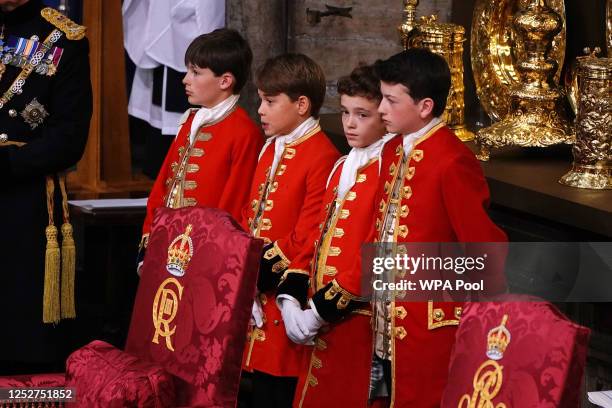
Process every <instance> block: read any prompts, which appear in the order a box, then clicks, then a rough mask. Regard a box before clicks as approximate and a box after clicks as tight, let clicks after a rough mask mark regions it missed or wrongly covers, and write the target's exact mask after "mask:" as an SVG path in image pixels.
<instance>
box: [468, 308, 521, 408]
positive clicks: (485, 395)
mask: <svg viewBox="0 0 612 408" xmlns="http://www.w3.org/2000/svg"><path fill="white" fill-rule="evenodd" d="M507 321H508V315H504V317H503V319H502V323H501V325H499V326H497V327H495V328H493V329H491V330H490V331H489V333H488V335H487V357H489V360H487V361H485V362H484V363H482V364H481V365H480V367H478V370H476V374H474V380H473V386H474V391H473V392H472V395H471V396H470V395H468V394H464V395H463V396H462V397H461V399H460V400H459V404H458V405H457V408H480V407H490V408H506V404H504V403H503V402H500V403H498V404H497V405H494V403H493V399H494V398H495V397H496V396H497V394H499V391H500V390H501V387H502V384H503V369H504V366H502V365H500V364H499V363H498V362H497V361H496V360H501V359H502V358H503V356H504V352H505V351H506V348H507V347H508V344H509V343H510V338H511V336H510V332H509V331H508V329H507V328H506V322H507Z"/></svg>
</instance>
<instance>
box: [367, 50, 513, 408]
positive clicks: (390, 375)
mask: <svg viewBox="0 0 612 408" xmlns="http://www.w3.org/2000/svg"><path fill="white" fill-rule="evenodd" d="M375 68H376V72H377V74H378V76H379V78H380V80H381V92H382V95H383V99H382V102H381V104H380V106H379V109H378V110H379V112H380V113H381V114H382V118H383V121H384V122H385V124H386V127H387V131H389V132H394V133H398V134H399V135H398V136H397V137H395V138H394V139H392V140H390V141H389V142H388V143H386V144H385V147H384V149H383V154H382V169H381V178H380V179H379V197H378V199H377V201H376V202H377V203H379V205H380V208H379V211H377V218H376V221H375V227H376V232H377V234H376V235H377V241H379V242H390V243H404V242H406V243H408V242H414V243H427V242H442V243H444V242H464V243H465V242H505V241H506V240H507V239H506V235H505V233H504V232H503V231H502V230H500V229H499V228H498V227H497V226H496V225H495V224H494V223H493V222H492V221H491V219H490V218H489V216H488V215H487V212H486V207H487V204H488V202H489V190H488V187H487V183H486V181H485V178H484V175H483V173H482V170H481V168H480V164H479V163H478V161H477V160H476V158H475V157H474V154H473V153H472V152H471V151H470V150H469V149H468V148H467V147H466V146H465V145H464V144H463V143H462V142H461V141H459V139H458V138H457V137H456V136H455V134H454V133H453V132H452V131H451V130H450V129H449V128H448V127H446V126H445V124H444V123H443V122H442V121H441V119H440V116H441V115H442V114H443V112H444V108H445V105H446V99H447V96H448V91H449V89H450V71H449V68H448V65H447V63H446V61H445V60H444V59H443V58H442V57H440V56H439V55H436V54H434V53H432V52H431V51H429V50H426V49H410V50H407V51H404V52H401V53H399V54H396V55H394V56H392V57H390V58H389V59H387V60H385V61H377V63H376V64H375ZM491 283H494V282H493V281H491ZM497 284H498V287H490V288H488V294H494V293H495V292H501V291H503V290H505V286H504V282H503V281H502V280H499V281H497ZM393 295H394V297H393V298H392V299H393V300H391V301H388V300H385V297H384V296H381V297H380V298H376V297H375V301H374V309H373V314H374V315H373V323H374V333H373V337H374V339H373V342H374V356H373V367H372V378H371V384H370V385H371V390H370V397H371V400H372V402H373V405H374V406H378V407H388V406H392V407H395V408H404V407H418V408H434V407H439V405H440V400H441V396H442V391H443V389H444V386H445V384H446V381H447V375H448V362H449V357H450V351H451V347H452V345H453V342H454V338H455V331H456V328H457V325H458V324H459V318H460V316H461V310H462V305H461V304H460V303H453V302H431V301H430V302H420V303H419V302H406V301H403V300H407V299H408V298H407V297H405V296H406V295H404V294H401V293H395V294H393ZM408 296H409V295H408Z"/></svg>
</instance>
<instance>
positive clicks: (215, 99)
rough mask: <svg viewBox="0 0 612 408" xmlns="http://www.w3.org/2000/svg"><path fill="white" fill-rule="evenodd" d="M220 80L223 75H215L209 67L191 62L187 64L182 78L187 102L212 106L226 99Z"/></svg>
mask: <svg viewBox="0 0 612 408" xmlns="http://www.w3.org/2000/svg"><path fill="white" fill-rule="evenodd" d="M222 82H223V76H216V75H215V73H214V72H212V71H211V70H210V69H209V68H200V67H198V66H195V65H192V64H189V65H188V66H187V73H186V74H185V77H184V78H183V85H185V93H186V94H187V99H188V100H189V103H190V104H191V105H199V106H204V107H206V108H212V107H214V106H215V105H217V104H219V103H221V102H223V100H225V99H226V97H227V95H226V93H225V92H224V89H223V88H224V85H222Z"/></svg>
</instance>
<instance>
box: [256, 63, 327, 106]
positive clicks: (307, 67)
mask: <svg viewBox="0 0 612 408" xmlns="http://www.w3.org/2000/svg"><path fill="white" fill-rule="evenodd" d="M255 85H256V86H257V88H258V89H260V90H261V91H262V92H264V93H265V94H268V95H271V96H274V95H279V94H281V93H284V94H286V95H287V96H288V97H289V98H290V99H291V100H292V101H296V100H297V99H298V98H299V97H300V96H305V97H307V98H308V99H310V114H311V115H312V116H314V117H315V118H316V117H318V116H319V110H320V109H321V106H322V105H323V101H324V99H325V74H324V73H323V69H321V67H320V66H319V64H317V63H316V62H314V61H313V60H312V59H310V58H309V57H307V56H306V55H304V54H282V55H279V56H277V57H273V58H269V59H268V60H267V61H266V62H265V63H264V64H263V65H262V66H261V67H260V68H259V69H258V70H257V74H256V76H255Z"/></svg>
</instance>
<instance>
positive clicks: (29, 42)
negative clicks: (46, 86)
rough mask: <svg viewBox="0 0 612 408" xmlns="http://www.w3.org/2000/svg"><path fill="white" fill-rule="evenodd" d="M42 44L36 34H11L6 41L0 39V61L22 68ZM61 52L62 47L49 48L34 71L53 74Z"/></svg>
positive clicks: (41, 73)
mask: <svg viewBox="0 0 612 408" xmlns="http://www.w3.org/2000/svg"><path fill="white" fill-rule="evenodd" d="M42 46H43V45H42V42H41V41H39V38H38V37H36V36H32V38H30V39H27V38H22V37H16V36H14V35H11V36H9V37H8V39H7V41H6V42H5V41H4V40H3V39H0V61H1V62H2V64H4V65H12V66H14V67H18V68H23V67H24V66H25V65H26V64H27V63H28V61H29V60H30V58H32V56H33V55H34V54H35V53H36V51H38V50H39V49H40V48H42ZM63 52H64V50H63V49H62V48H59V47H53V48H51V49H50V50H49V51H48V52H47V53H46V54H45V57H44V58H43V60H42V61H41V63H40V64H38V65H37V66H36V68H35V72H36V73H37V74H40V75H53V74H55V72H56V70H57V66H58V64H59V62H60V59H61V58H62V53H63Z"/></svg>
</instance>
